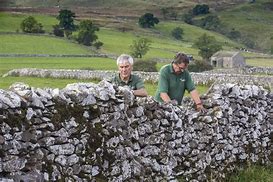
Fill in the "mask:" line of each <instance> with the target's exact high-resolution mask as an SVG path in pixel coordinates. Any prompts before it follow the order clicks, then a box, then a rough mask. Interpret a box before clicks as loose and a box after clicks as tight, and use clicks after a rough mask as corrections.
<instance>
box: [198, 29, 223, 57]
mask: <svg viewBox="0 0 273 182" xmlns="http://www.w3.org/2000/svg"><path fill="white" fill-rule="evenodd" d="M194 46H195V47H197V48H198V49H199V52H198V54H199V55H200V56H201V57H202V58H203V59H204V60H205V61H208V60H209V58H210V57H211V56H212V55H213V54H214V53H216V52H217V51H220V50H222V46H221V45H220V44H219V43H218V42H217V41H216V39H215V37H213V36H208V35H207V34H203V35H202V36H201V37H199V38H198V40H197V41H196V42H195V43H194Z"/></svg>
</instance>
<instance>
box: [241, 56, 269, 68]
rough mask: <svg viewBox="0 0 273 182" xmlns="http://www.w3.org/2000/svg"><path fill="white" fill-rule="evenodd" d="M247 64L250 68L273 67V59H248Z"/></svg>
mask: <svg viewBox="0 0 273 182" xmlns="http://www.w3.org/2000/svg"><path fill="white" fill-rule="evenodd" d="M246 64H247V65H250V66H259V67H271V68H272V67H273V58H272V59H262V58H259V59H258V58H255V59H246Z"/></svg>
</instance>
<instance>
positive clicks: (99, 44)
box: [93, 41, 103, 49]
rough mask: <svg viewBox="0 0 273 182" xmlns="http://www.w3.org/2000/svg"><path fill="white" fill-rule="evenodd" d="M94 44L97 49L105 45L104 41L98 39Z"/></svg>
mask: <svg viewBox="0 0 273 182" xmlns="http://www.w3.org/2000/svg"><path fill="white" fill-rule="evenodd" d="M93 45H94V47H95V48H96V49H100V47H101V46H102V45H103V43H102V42H101V41H97V42H95V43H94V44H93Z"/></svg>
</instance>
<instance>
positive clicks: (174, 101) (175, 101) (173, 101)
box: [169, 99, 178, 106]
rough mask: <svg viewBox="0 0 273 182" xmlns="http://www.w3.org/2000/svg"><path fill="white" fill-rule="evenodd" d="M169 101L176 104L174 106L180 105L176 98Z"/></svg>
mask: <svg viewBox="0 0 273 182" xmlns="http://www.w3.org/2000/svg"><path fill="white" fill-rule="evenodd" d="M169 103H171V104H172V105H174V106H176V105H178V102H177V100H175V99H173V100H170V101H169Z"/></svg>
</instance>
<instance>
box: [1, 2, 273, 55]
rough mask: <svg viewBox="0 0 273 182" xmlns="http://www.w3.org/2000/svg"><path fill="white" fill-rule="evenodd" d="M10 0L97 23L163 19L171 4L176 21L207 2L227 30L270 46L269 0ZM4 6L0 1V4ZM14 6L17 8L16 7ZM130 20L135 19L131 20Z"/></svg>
mask: <svg viewBox="0 0 273 182" xmlns="http://www.w3.org/2000/svg"><path fill="white" fill-rule="evenodd" d="M3 2H4V1H3ZM250 2H252V1H251V0H218V1H210V0H191V1H190V0H149V1H147V0H79V1H74V0H57V1H56V0H47V1H44V0H11V1H6V5H5V9H8V10H9V11H20V12H28V13H29V12H37V13H38V12H42V13H45V14H55V15H56V14H57V13H58V11H59V10H60V9H63V8H68V9H71V10H73V11H74V12H75V13H76V15H77V18H78V19H81V18H91V19H92V20H94V21H95V22H96V23H97V24H99V25H100V26H106V27H111V28H112V27H116V28H120V27H129V29H132V30H133V31H135V30H134V28H135V27H132V24H133V23H136V21H137V19H138V17H139V16H141V15H142V14H143V13H145V12H152V13H154V14H155V15H156V16H157V17H158V18H160V20H162V17H163V15H162V8H171V9H172V11H175V12H176V13H177V19H178V21H181V20H182V16H183V14H185V13H187V12H188V11H189V10H190V9H192V8H193V7H194V6H195V5H196V4H198V3H199V4H207V5H209V7H210V12H211V13H210V15H217V16H218V17H219V18H220V21H221V22H222V23H223V24H224V25H225V26H226V27H227V29H228V30H232V29H235V30H236V31H239V32H240V33H241V35H242V37H244V39H247V40H245V41H244V43H245V44H246V45H248V46H249V45H251V47H253V48H254V49H257V50H260V51H263V52H266V53H269V52H271V51H272V50H271V49H272V48H271V46H273V33H271V32H273V13H272V11H273V3H272V2H271V1H270V0H259V1H255V2H254V3H250ZM2 6H3V4H2ZM15 7H16V8H15ZM131 20H134V21H133V22H132V21H131Z"/></svg>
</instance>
